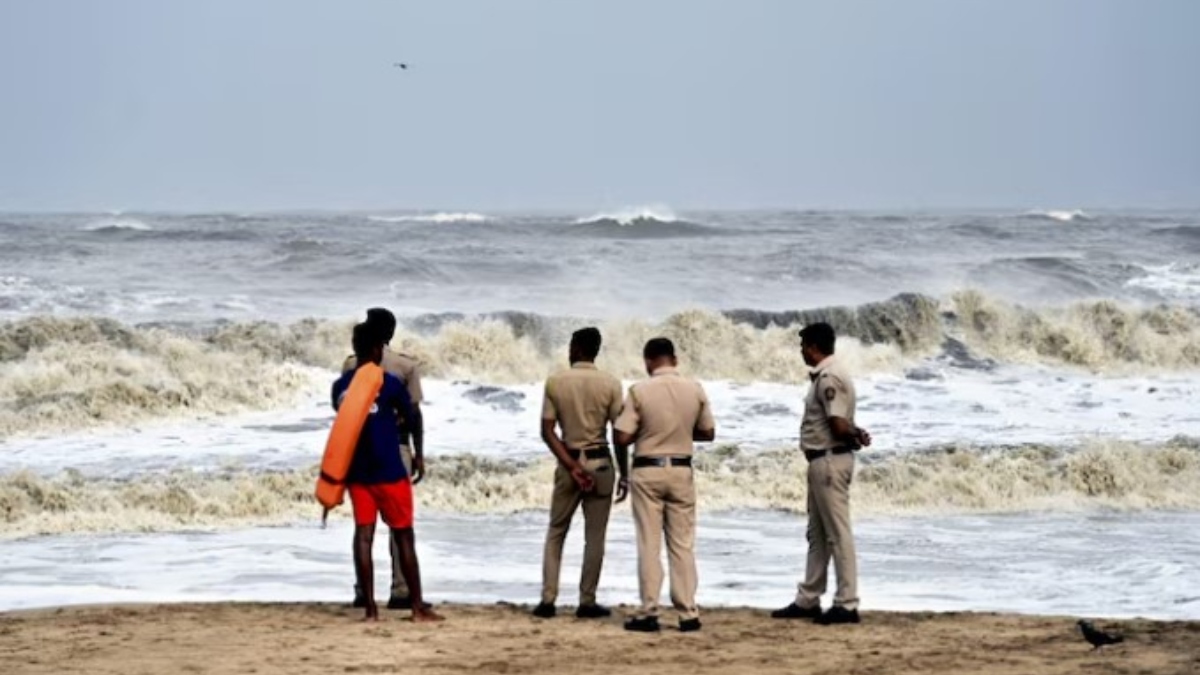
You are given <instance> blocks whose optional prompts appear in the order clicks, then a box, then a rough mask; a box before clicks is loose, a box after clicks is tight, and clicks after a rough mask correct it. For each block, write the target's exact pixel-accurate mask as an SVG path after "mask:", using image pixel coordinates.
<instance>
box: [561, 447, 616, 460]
mask: <svg viewBox="0 0 1200 675" xmlns="http://www.w3.org/2000/svg"><path fill="white" fill-rule="evenodd" d="M567 452H569V453H571V459H579V455H580V454H583V456H584V457H587V458H588V459H608V458H609V456H610V455H609V454H608V448H592V449H591V450H583V451H580V450H567Z"/></svg>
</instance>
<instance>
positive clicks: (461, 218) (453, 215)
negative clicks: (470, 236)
mask: <svg viewBox="0 0 1200 675" xmlns="http://www.w3.org/2000/svg"><path fill="white" fill-rule="evenodd" d="M367 220H370V221H374V222H377V223H485V222H487V221H489V220H491V217H490V216H486V215H484V214H482V213H471V212H439V213H423V214H408V215H398V216H388V215H377V216H367Z"/></svg>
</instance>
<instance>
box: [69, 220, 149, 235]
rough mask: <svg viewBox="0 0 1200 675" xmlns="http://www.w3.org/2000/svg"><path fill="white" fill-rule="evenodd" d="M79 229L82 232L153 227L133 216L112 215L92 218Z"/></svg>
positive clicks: (144, 230) (133, 230) (126, 230)
mask: <svg viewBox="0 0 1200 675" xmlns="http://www.w3.org/2000/svg"><path fill="white" fill-rule="evenodd" d="M79 229H80V230H82V231H84V232H149V231H151V230H153V229H154V228H153V227H151V226H150V225H148V224H146V223H144V222H142V221H140V220H136V219H134V218H123V217H120V216H114V217H112V218H101V219H100V220H94V221H92V222H90V223H88V224H86V225H84V226H83V227H81V228H79Z"/></svg>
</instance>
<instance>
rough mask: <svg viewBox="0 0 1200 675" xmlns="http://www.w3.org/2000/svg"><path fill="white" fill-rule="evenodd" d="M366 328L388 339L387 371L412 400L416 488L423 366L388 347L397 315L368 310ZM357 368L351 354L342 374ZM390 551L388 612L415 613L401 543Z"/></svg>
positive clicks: (408, 460)
mask: <svg viewBox="0 0 1200 675" xmlns="http://www.w3.org/2000/svg"><path fill="white" fill-rule="evenodd" d="M366 324H367V325H368V326H371V327H372V328H374V329H375V330H377V331H379V334H380V335H381V336H382V337H383V339H384V342H385V346H384V348H383V362H382V365H383V369H384V370H385V371H386V372H388V373H391V374H392V375H395V376H396V377H398V378H400V379H401V380H402V381H403V382H404V384H405V387H406V388H407V389H408V396H409V398H410V399H412V410H413V416H414V419H412V420H405V430H406V431H407V432H408V433H407V434H405V435H404V436H403V437H402V440H401V447H400V456H401V459H402V460H403V461H404V469H405V471H406V472H407V473H408V475H410V476H412V484H413V485H416V484H418V483H420V482H421V479H423V478H424V477H425V424H424V418H423V417H422V415H421V400H422V394H421V371H420V366H419V364H418V363H417V360H416V359H414V358H413V357H411V356H409V355H407V354H402V353H398V352H394V351H392V350H391V348H389V347H387V346H386V343H388V342H391V341H392V338H393V337H395V336H396V316H395V315H394V314H392V313H391V312H390V311H388V310H386V309H384V308H382V307H372V308H371V309H368V310H367V321H366ZM356 367H358V361H357V360H356V359H355V357H354V355H353V354H351V355H350V356H348V357H346V360H345V362H344V363H342V372H347V371H350V370H353V369H355V368H356ZM390 548H391V553H392V590H391V594H390V596H389V597H388V603H387V608H388V609H412V600H411V599H410V598H409V592H408V585H407V584H405V583H404V574H403V572H402V571H401V569H400V562H401V556H400V547H399V543H398V542H397V541H396V540H395V539H394V538H393V539H391V547H390ZM365 605H366V598H364V597H363V595H362V591H361V589H360V588H359V587H358V586H357V585H355V587H354V606H355V607H363V606H365Z"/></svg>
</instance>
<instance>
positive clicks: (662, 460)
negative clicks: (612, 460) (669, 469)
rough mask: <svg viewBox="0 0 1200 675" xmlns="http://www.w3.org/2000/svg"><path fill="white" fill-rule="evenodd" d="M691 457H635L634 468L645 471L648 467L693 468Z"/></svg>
mask: <svg viewBox="0 0 1200 675" xmlns="http://www.w3.org/2000/svg"><path fill="white" fill-rule="evenodd" d="M691 465H692V458H691V457H634V458H633V468H635V469H643V468H645V467H648V466H691Z"/></svg>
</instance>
